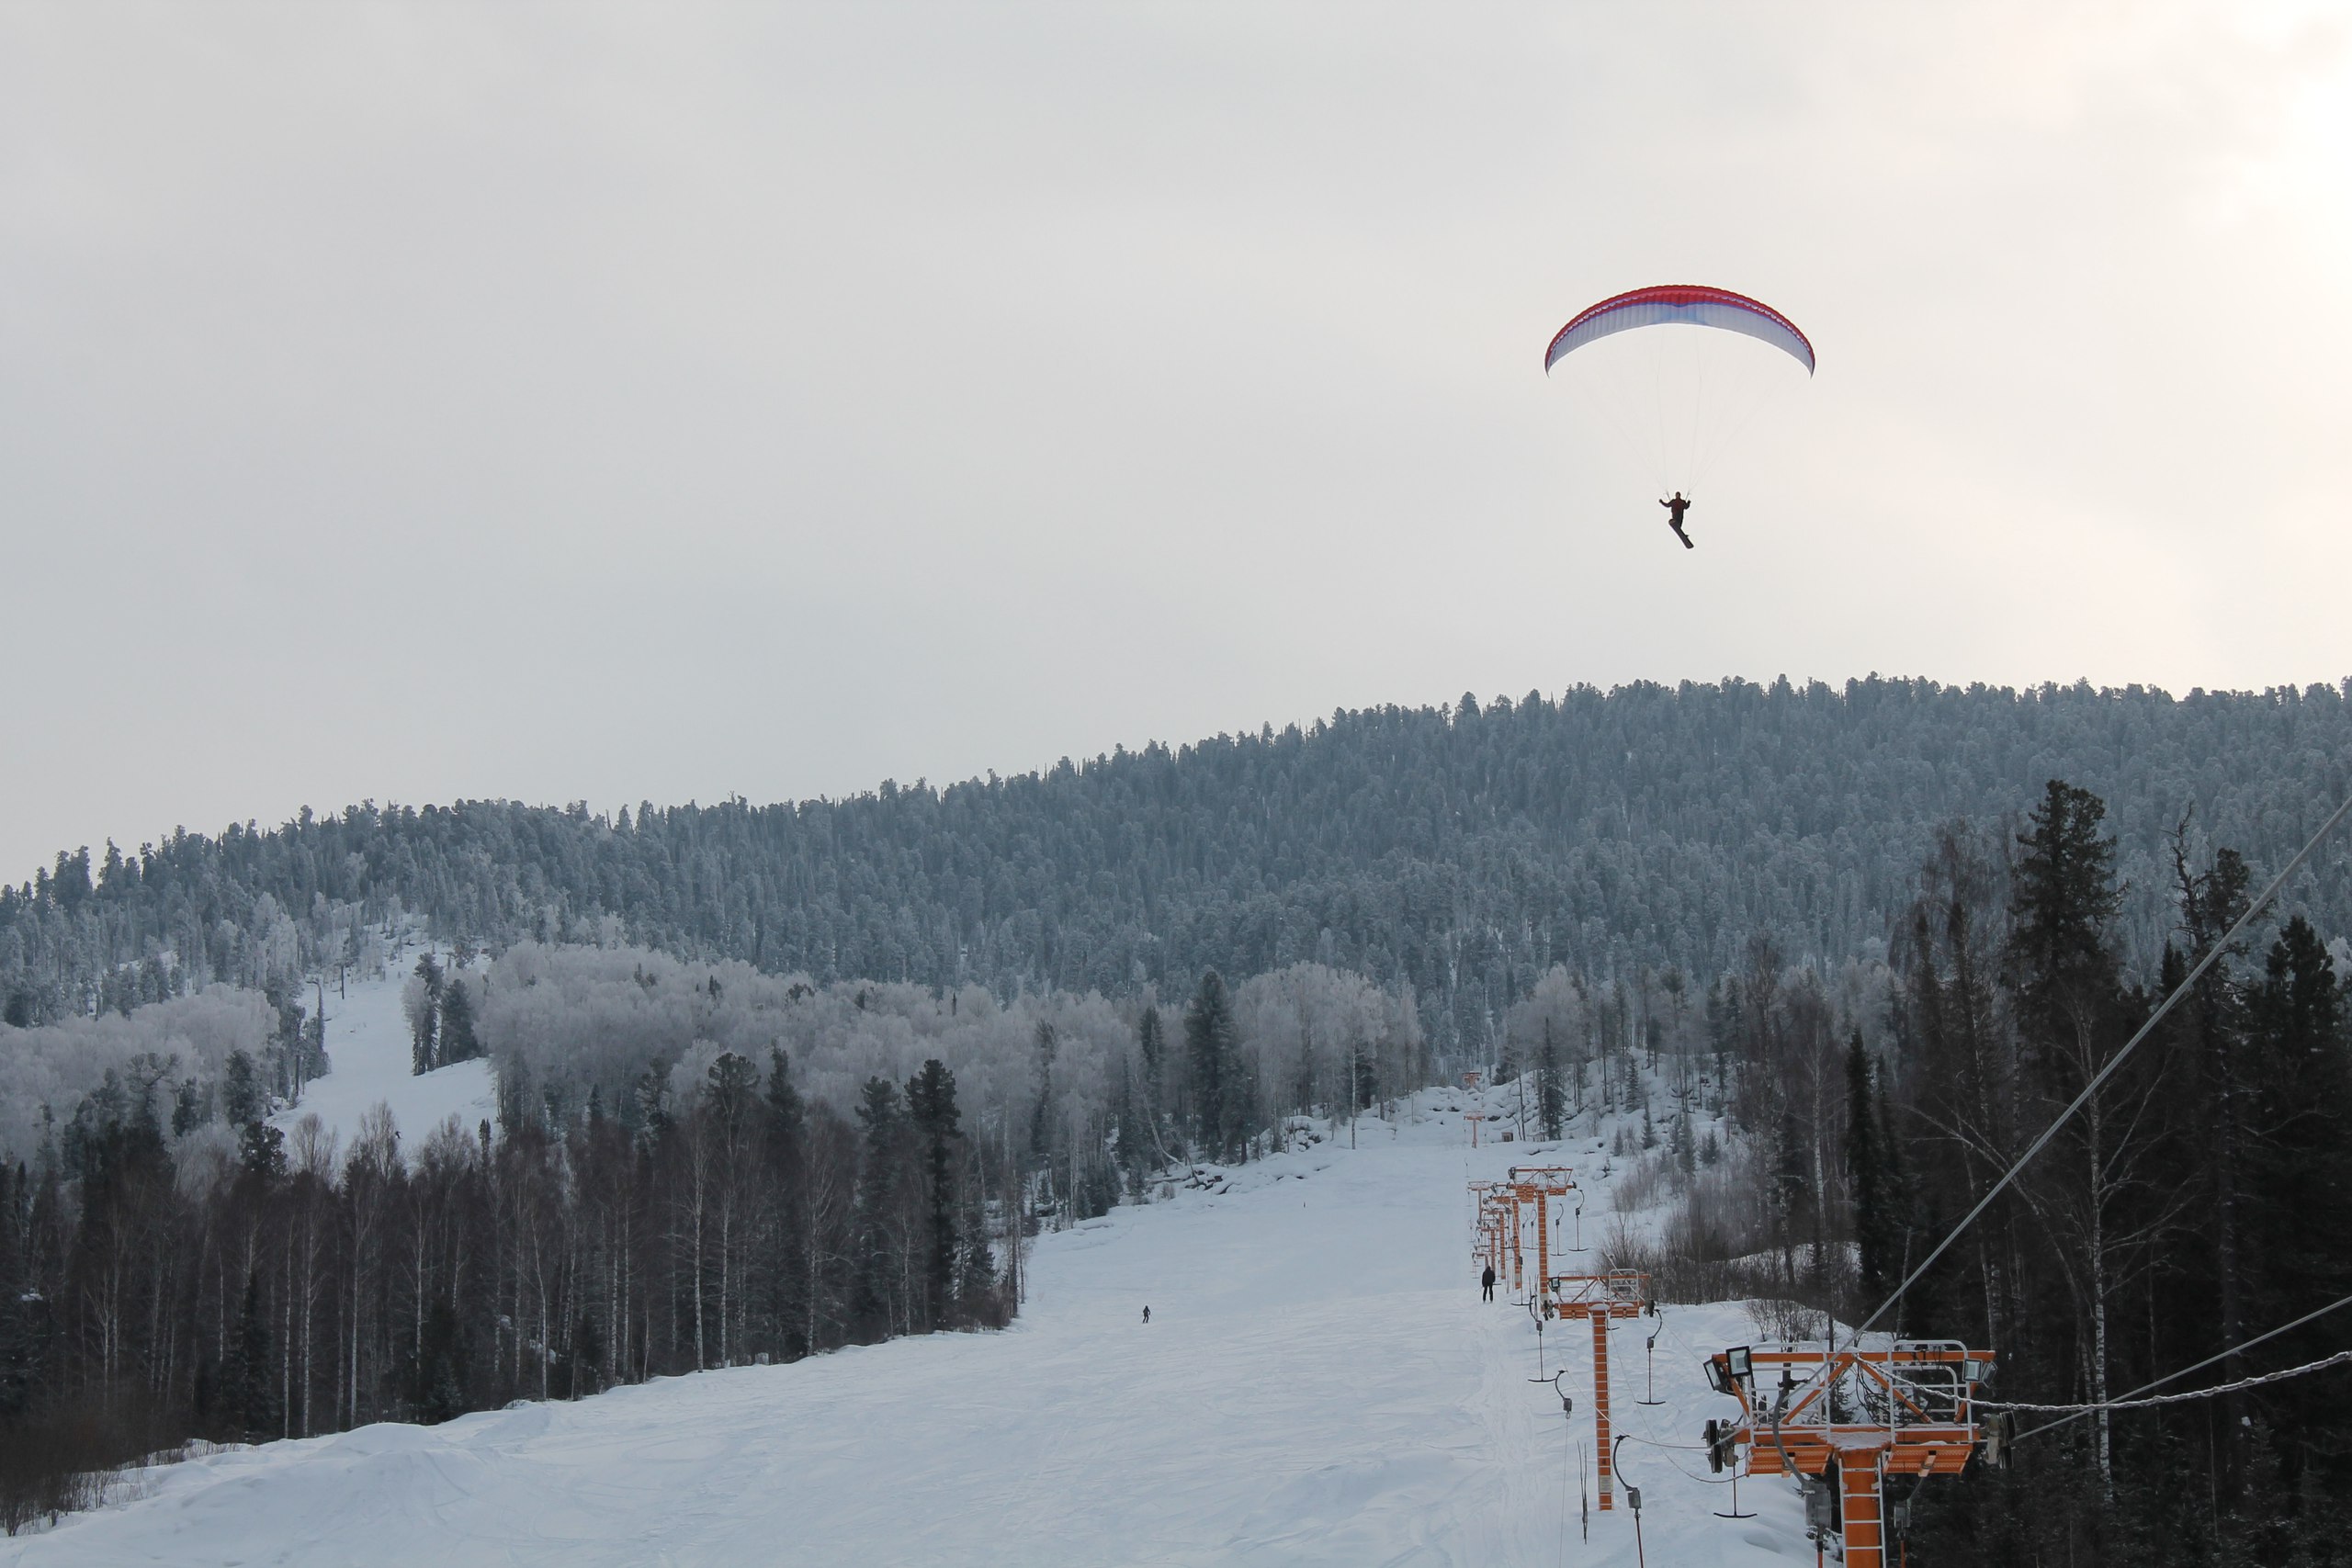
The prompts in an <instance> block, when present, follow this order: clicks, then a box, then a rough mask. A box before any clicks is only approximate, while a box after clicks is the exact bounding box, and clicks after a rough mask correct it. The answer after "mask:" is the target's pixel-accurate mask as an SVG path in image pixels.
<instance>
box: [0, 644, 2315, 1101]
mask: <svg viewBox="0 0 2352 1568" xmlns="http://www.w3.org/2000/svg"><path fill="white" fill-rule="evenodd" d="M2053 777H2061V778H2065V779H2067V780H2069V781H2071V782H2073V783H2075V784H2079V785H2081V786H2083V787H2085V788H2087V789H2090V790H2092V791H2094V792H2096V793H2097V794H2098V795H2101V796H2102V797H2103V798H2104V799H2106V800H2107V801H2108V802H2109V808H2110V816H2109V823H2110V825H2111V827H2112V828H2113V829H2115V831H2116V833H2117V837H2118V840H2119V855H2120V858H2119V862H2118V869H2119V871H2120V874H2121V876H2122V878H2123V881H2124V884H2125V892H2124V895H2123V897H2124V902H2123V906H2122V908H2121V910H2120V917H2119V919H2120V934H2121V938H2122V940H2123V942H2124V944H2125V948H2126V951H2127V953H2129V955H2130V956H2131V959H2132V960H2133V961H2134V962H2137V963H2143V964H2144V963H2147V962H2152V961H2153V959H2154V955H2155V954H2156V953H2158V952H2160V951H2161V948H2162V944H2163V942H2164V940H2165V935H2166V934H2167V933H2168V932H2169V931H2171V929H2172V928H2173V926H2174V924H2175V916H2174V914H2173V912H2172V910H2171V908H2170V905H2169V903H2168V893H2167V890H2168V888H2169V887H2170V885H2171V880H2172V878H2171V874H2170V871H2169V858H2168V857H2169V848H2168V845H2167V843H2166V835H2167V834H2168V833H2169V832H2170V831H2171V830H2172V829H2175V828H2176V827H2177V825H2178V824H2179V823H2180V822H2181V821H2182V820H2183V819H2184V818H2188V821H2189V825H2190V836H2189V840H2188V841H2189V843H2190V845H2191V846H2192V847H2194V846H2197V845H2200V844H2203V843H2207V842H2211V843H2226V844H2229V845H2232V846H2233V847H2235V848H2236V849H2238V850H2240V851H2241V852H2244V853H2245V856H2246V857H2247V858H2248V860H2249V861H2250V862H2251V863H2253V864H2254V865H2256V867H2260V866H2265V865H2276V864H2278V863H2279V862H2280V861H2282V860H2283V859H2284V857H2285V856H2286V855H2287V854H2288V853H2290V852H2291V851H2292V849H2293V847H2294V846H2295V845H2296V844H2298V843H2300V842H2301V839H2302V836H2303V835H2304V834H2305V833H2306V832H2308V831H2309V830H2310V829H2311V828H2312V826H2313V825H2315V823H2316V822H2317V821H2318V819H2319V818H2320V816H2321V815H2322V814H2324V811H2325V810H2326V809H2327V808H2328V807H2331V806H2332V805H2333V804H2334V803H2335V801H2336V800H2337V799H2339V798H2341V797H2342V795H2343V794H2344V793H2345V792H2346V788H2347V787H2352V716H2347V713H2346V702H2345V694H2344V692H2343V690H2341V689H2338V688H2330V687H2322V686H2314V687H2312V688H2310V689H2309V690H2307V691H2301V692H2297V691H2294V690H2291V689H2281V690H2278V691H2273V692H2266V693H2261V694H2202V693H2198V694H2190V695H2189V696H2188V697H2186V698H2174V697H2172V696H2169V695H2166V694H2163V693H2160V692H2154V691H2148V690H2143V689H2142V688H2139V687H2131V688H2129V689H2126V690H2122V691H2093V690H2091V689H2090V688H2088V687H2087V686H2082V685H2077V686H2073V687H2056V686H2046V687H2042V688H2040V689H2038V690H2033V691H2028V692H2022V693H2020V692H2013V691H2009V690H2006V689H1998V688H1986V687H1983V686H1974V687H1969V688H1965V689H1962V688H1957V687H1945V686H1939V685H1936V684H1934V683H1932V682H1907V681H1890V680H1879V679H1875V678H1873V679H1871V680H1868V681H1861V682H1849V683H1848V684H1847V685H1846V686H1845V687H1844V688H1843V689H1838V688H1832V687H1829V686H1826V685H1821V684H1818V683H1815V684H1811V685H1806V686H1802V687H1800V686H1795V685H1792V684H1790V683H1788V682H1779V683H1776V684H1774V685H1771V686H1759V685H1754V684H1749V683H1747V682H1738V681H1732V682H1724V683H1723V684H1721V685H1687V684H1686V685H1684V686H1682V687H1680V688H1679V689H1677V688H1668V687H1664V686H1656V685H1636V686H1629V687H1623V688H1620V689H1618V690H1616V691H1612V692H1607V693H1603V692H1600V691H1596V690H1593V689H1591V688H1577V689H1574V690H1571V691H1569V692H1567V693H1566V694H1564V695H1562V696H1561V697H1560V698H1559V699H1558V700H1556V701H1555V700H1551V699H1547V698H1544V697H1542V696H1540V695H1537V694H1530V695H1529V696H1528V697H1526V698H1525V699H1523V700H1521V701H1517V702H1512V701H1509V700H1505V699H1501V698H1498V699H1496V700H1494V701H1493V702H1491V703H1488V704H1485V705H1481V704H1479V703H1477V702H1476V701H1475V700H1473V699H1472V698H1470V697H1468V696H1466V695H1465V696H1464V698H1463V700H1462V702H1461V703H1460V704H1459V705H1454V706H1452V707H1448V708H1442V709H1431V708H1419V709H1406V708H1395V707H1390V708H1379V709H1368V710H1365V711H1363V712H1355V713H1344V712H1343V713H1340V714H1336V715H1334V716H1332V717H1331V718H1330V719H1329V721H1318V722H1317V723H1316V724H1314V725H1312V726H1309V727H1307V728H1304V729H1301V728H1286V729H1283V730H1282V731H1280V732H1276V731H1274V730H1272V729H1271V728H1268V729H1264V730H1261V732H1260V733H1259V734H1257V735H1255V736H1249V735H1244V736H1240V737H1222V736H1221V737H1218V738H1217V739H1212V740H1204V741H1202V742H1199V743H1197V744H1194V745H1190V746H1185V747H1182V748H1180V749H1175V750H1171V749H1170V748H1168V747H1165V746H1159V745H1154V746H1151V747H1148V748H1147V749H1145V750H1142V751H1138V752H1126V751H1122V752H1119V753H1117V754H1115V755H1113V756H1110V757H1104V758H1097V759H1095V760H1094V761H1090V762H1085V763H1075V762H1071V761H1062V762H1061V763H1058V764H1057V765H1056V766H1054V767H1053V768H1051V769H1048V770H1046V771H1045V772H1043V773H1032V774H1026V775H1023V776H1020V777H1015V778H1011V779H997V778H993V777H992V778H989V779H988V780H986V781H974V782H969V783H965V784H955V785H952V786H949V787H947V788H945V789H939V788H934V787H932V786H929V785H926V784H915V785H912V786H901V785H898V784H888V783H886V784H883V785H882V786H881V787H880V788H879V789H878V790H876V792H875V793H873V794H871V795H859V796H857V797H854V798H853V799H848V800H842V801H810V802H802V803H797V804H789V803H788V804H784V805H776V806H765V807H762V806H754V805H752V804H750V803H748V802H744V801H740V800H737V801H729V802H727V803H724V804H721V805H717V806H708V807H697V806H684V807H654V806H645V807H639V809H637V810H635V811H629V810H626V809H624V810H622V811H621V812H619V813H618V814H617V816H616V817H614V818H605V817H603V816H599V815H593V814H591V813H589V812H588V811H587V810H585V809H584V808H582V807H571V808H569V809H559V808H553V807H526V806H521V805H516V804H512V803H505V802H488V801H483V802H467V803H461V804H459V805H457V806H454V807H424V808H411V807H372V806H363V807H353V808H350V809H347V810H345V811H344V812H342V813H341V814H340V815H337V816H313V815H311V813H309V812H305V813H304V814H303V815H302V817H301V818H300V819H299V820H296V821H294V822H290V823H288V824H286V825H284V826H283V827H280V828H277V829H259V828H256V827H254V826H252V825H247V826H244V827H234V828H232V829H229V830H227V831H226V832H224V833H222V834H221V835H220V836H219V837H218V838H208V837H204V836H202V835H198V834H193V833H185V832H183V833H178V834H175V835H174V836H173V837H172V838H171V839H169V840H165V841H164V842H163V843H160V844H156V845H153V846H142V848H141V850H140V852H138V853H136V854H122V853H119V852H117V851H115V850H114V849H113V848H112V847H111V846H109V847H108V848H107V850H105V851H104V852H101V853H100V854H98V855H97V856H96V857H92V856H90V855H89V854H87V853H86V852H74V853H65V854H61V855H60V856H59V858H58V861H57V863H56V865H55V866H54V867H53V868H51V869H48V870H45V871H43V872H41V873H40V874H38V875H37V876H35V877H34V878H33V879H32V880H31V881H30V882H28V883H26V884H24V885H22V886H17V887H15V888H13V889H9V890H7V891H6V892H0V998H5V1002H6V1013H7V1017H8V1020H9V1021H12V1022H17V1023H28V1022H39V1021H48V1020H53V1019H56V1018H59V1017H62V1016H66V1015H70V1014H73V1013H77V1012H81V1013H87V1012H94V1011H97V1010H103V1009H104V1008H106V1007H108V1006H129V1005H131V1004H133V1003H136V1002H138V1001H141V1000H152V999H155V998H159V997H161V996H163V995H165V994H169V993H170V992H171V991H173V990H175V989H182V988H185V987H187V986H188V985H191V984H201V983H204V982H206V981H209V980H213V979H219V980H224V981H229V982H232V983H237V984H242V985H245V986H248V987H255V988H276V989H277V990H278V991H279V992H280V993H281V994H284V993H285V992H286V990H287V989H288V986H289V983H290V981H291V980H292V979H293V978H294V977H296V976H299V975H300V973H302V972H303V971H304V970H305V969H307V968H311V967H315V966H317V965H320V964H326V965H329V966H332V965H333V964H334V963H335V962H337V961H339V960H341V959H343V958H345V957H347V956H351V955H352V953H353V950H354V949H356V946H357V945H358V944H360V943H362V942H365V941H366V940H367V935H366V933H367V931H368V928H369V926H371V925H372V924H373V923H375V922H378V921H380V920H381V919H384V918H386V917H387V916H388V915H390V914H391V913H394V912H396V911H399V910H405V911H408V912H411V913H421V914H423V915H424V916H425V917H427V918H428V919H430V920H431V922H432V923H433V925H434V927H435V929H436V930H437V931H440V932H441V933H443V934H445V935H453V936H458V937H468V938H473V939H477V940H482V941H487V942H493V943H502V942H507V941H512V940H517V939H523V938H535V939H538V940H541V941H572V942H578V941H587V942H600V943H605V944H610V943H612V942H616V941H619V940H627V941H630V942H637V943H640V944H643V945H648V946H653V947H658V948H662V949H664V950H667V951H670V952H673V953H679V954H681V955H682V956H688V957H695V958H709V959H720V958H731V959H737V960H741V961H743V962H746V963H749V964H753V965H755V966H757V967H759V968H761V969H763V970H766V971H769V972H771V973H779V974H781V973H790V972H795V971H797V972H801V973H805V974H807V975H809V976H814V977H815V978H816V979H818V980H819V981H820V982H824V981H831V980H834V979H841V978H866V979H877V980H908V981H913V982H916V983H920V984H924V985H929V986H934V987H945V986H957V985H964V984H973V983H977V984H979V985H982V986H985V987H989V989H991V990H993V991H994V992H996V993H997V994H998V995H1000V996H1011V995H1012V994H1014V993H1015V992H1017V991H1019V990H1021V989H1023V988H1024V987H1028V988H1042V987H1057V988H1061V989H1067V990H1076V991H1084V990H1087V989H1099V990H1102V991H1103V992H1104V993H1106V994H1114V995H1116V994H1123V993H1128V992H1132V991H1134V990H1135V989H1136V987H1138V986H1139V985H1140V984H1142V983H1145V982H1149V983H1152V984H1154V985H1156V986H1157V987H1159V989H1160V991H1161V992H1162V994H1182V992H1183V991H1185V990H1186V989H1188V988H1189V987H1190V985H1191V983H1192V981H1193V978H1194V977H1196V976H1198V975H1199V974H1200V973H1201V972H1202V971H1203V970H1204V969H1205V968H1208V967H1211V966H1215V967H1217V968H1220V969H1222V970H1224V971H1225V972H1226V973H1227V974H1233V975H1243V976H1246V975H1253V974H1259V973H1262V972H1264V971H1267V970H1269V969H1272V968H1276V967H1279V966H1281V965H1283V964H1288V963H1292V962H1295V961H1299V960H1308V959H1311V960H1318V961H1321V962H1323V963H1326V964H1333V965H1336V966H1339V967H1342V968H1347V969H1352V970H1357V971H1360V972H1362V973H1363V974H1365V975H1368V976H1372V977H1373V978H1374V980H1376V981H1378V982H1379V983H1381V984H1383V985H1385V986H1389V987H1398V986H1400V985H1409V986H1410V987H1411V988H1412V991H1413V993H1414V995H1415V996H1416V998H1418V1000H1419V1005H1420V1007H1421V1010H1422V1014H1423V1023H1424V1027H1425V1029H1426V1030H1427V1032H1428V1034H1429V1038H1430V1043H1431V1045H1432V1047H1433V1048H1434V1049H1435V1050H1436V1051H1437V1052H1438V1053H1439V1054H1440V1055H1441V1056H1443V1057H1465V1056H1470V1055H1479V1054H1482V1053H1483V1052H1484V1050H1485V1049H1486V1047H1487V1045H1488V1044H1490V1043H1491V1040H1492V1031H1493V1029H1494V1028H1495V1027H1496V1021H1498V1020H1499V1019H1500V1018H1501V1016H1502V1015H1503V1013H1504V1012H1505V1010H1507V1009H1508V1008H1509V1007H1510V1005H1511V1004H1512V1003H1513V1002H1514V1001H1515V1000H1517V999H1518V998H1520V997H1521V996H1523V995H1524V994H1525V993H1526V991H1527V989H1528V987H1530V986H1531V985H1532V982H1533V979H1534V977H1535V976H1537V975H1539V974H1540V973H1542V972H1543V970H1544V969H1545V968H1546V967H1548V966H1549V965H1551V964H1554V963H1565V964H1567V965H1568V966H1569V967H1570V968H1572V969H1575V970H1577V971H1578V972H1580V973H1583V974H1587V975H1589V976H1594V977H1596V978H1598V977H1605V976H1611V975H1618V974H1626V975H1631V974H1632V973H1634V972H1635V971H1637V970H1639V969H1640V968H1642V967H1645V966H1646V967H1650V968H1654V969H1664V968H1665V967H1667V966H1668V965H1674V966H1679V968H1680V969H1681V970H1682V971H1684V972H1685V973H1686V974H1690V975H1692V976H1697V977H1700V978H1701V979H1702V982H1703V980H1704V979H1706V978H1708V977H1712V976H1719V975H1721V974H1723V973H1724V972H1726V971H1728V970H1731V969H1734V968H1736V967H1737V966H1738V965H1739V964H1741V963H1742V962H1743V957H1742V955H1743V953H1744V951H1745V947H1746V944H1747V941H1748V939H1749V938H1750V936H1751V935H1758V934H1761V935H1765V936H1768V937H1770V939H1771V940H1772V941H1773V942H1774V943H1775V944H1776V946H1777V947H1778V949H1779V950H1780V951H1781V953H1784V954H1785V955H1787V956H1788V957H1790V958H1791V959H1799V960H1801V959H1806V958H1813V959H1821V960H1835V959H1838V958H1843V957H1846V956H1856V955H1870V954H1872V953H1874V952H1875V951H1876V950H1875V948H1874V946H1873V944H1875V943H1879V942H1883V941H1885V940H1886V939H1887V938H1888V937H1889V935H1890V932H1891V929H1892V925H1893V923H1894V920H1895V919H1896V918H1897V916H1898V914H1899V911H1900V910H1901V909H1902V908H1904V907H1905V904H1906V903H1907V902H1908V900H1909V898H1910V897H1911V890H1912V879H1913V877H1914V875H1915V874H1916V872H1917V868H1918V866H1919V864H1920V863H1921V862H1922V860H1923V859H1924V858H1925V857H1926V855H1927V853H1928V850H1929V848H1930V845H1931V842H1932V839H1933V835H1934V832H1935V829H1936V828H1937V827H1938V825H1939V824H1941V823H1943V822H1946V821H1948V820H1951V819H1953V818H1969V819H1972V820H1974V821H1977V822H1980V823H1985V824H1999V823H2002V822H2005V821H2010V820H2013V819H2014V818H2015V817H2016V814H2017V813H2018V812H2019V811H2021V810H2022V809H2024V808H2025V807H2026V806H2027V805H2028V804H2029V803H2030V802H2031V801H2032V800H2033V799H2035V798H2036V797H2037V796H2038V795H2039V794H2040V791H2041V786H2042V784H2044V782H2045V781H2047V780H2049V779H2051V778H2053ZM2309 896H2310V897H2311V898H2312V904H2311V908H2312V911H2313V913H2314V916H2315V917H2316V918H2317V919H2318V923H2319V924H2320V925H2321V927H2322V928H2323V929H2324V930H2328V931H2339V930H2344V929H2346V928H2347V926H2348V925H2352V922H2347V921H2346V919H2344V918H2343V917H2344V915H2345V913H2346V911H2347V909H2352V879H2347V877H2346V874H2345V872H2344V871H2343V869H2342V867H2341V863H2339V862H2330V863H2328V864H2327V865H2326V866H2324V867H2323V868H2321V870H2320V871H2319V873H2318V874H2317V880H2316V881H2315V882H2314V883H2312V885H2310V889H2309Z"/></svg>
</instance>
